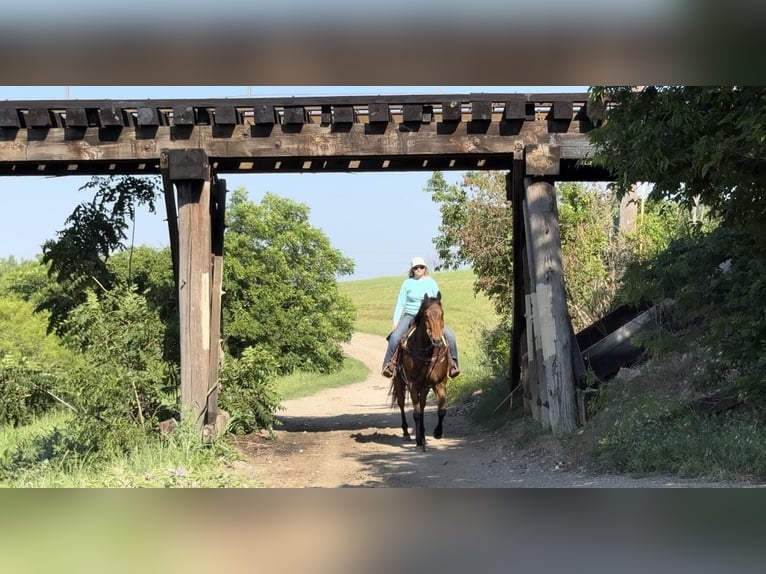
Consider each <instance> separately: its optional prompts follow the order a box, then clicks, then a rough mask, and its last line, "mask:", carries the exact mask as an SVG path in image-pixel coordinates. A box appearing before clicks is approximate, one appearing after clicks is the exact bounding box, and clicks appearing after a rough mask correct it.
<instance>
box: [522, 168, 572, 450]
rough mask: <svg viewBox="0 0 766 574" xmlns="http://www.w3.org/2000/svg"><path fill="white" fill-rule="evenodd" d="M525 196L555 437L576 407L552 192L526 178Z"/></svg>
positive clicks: (566, 430) (565, 427) (569, 428)
mask: <svg viewBox="0 0 766 574" xmlns="http://www.w3.org/2000/svg"><path fill="white" fill-rule="evenodd" d="M526 197H527V200H528V207H529V220H528V222H527V223H528V224H529V231H530V233H529V236H530V238H531V240H532V245H531V246H530V247H531V250H530V251H531V252H532V253H533V254H534V267H533V277H534V283H535V293H536V297H535V299H536V301H537V307H536V310H535V329H536V330H537V329H539V331H540V338H541V344H542V355H543V356H542V360H543V369H544V371H545V382H546V389H545V392H546V395H545V397H546V401H545V402H546V403H547V405H548V416H549V420H550V427H551V430H552V431H553V432H554V434H559V435H560V434H566V433H570V432H572V431H573V430H574V429H575V428H576V425H577V423H576V412H577V409H576V404H575V381H574V373H573V370H572V360H571V334H570V325H569V314H568V312H567V302H566V292H565V290H564V273H563V266H562V259H561V236H560V232H559V224H558V214H557V210H556V192H555V189H554V188H553V186H552V185H551V184H550V183H548V182H547V181H539V180H538V181H534V180H529V181H528V184H527V185H526Z"/></svg>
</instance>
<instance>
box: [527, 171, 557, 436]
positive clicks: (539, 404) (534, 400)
mask: <svg viewBox="0 0 766 574" xmlns="http://www.w3.org/2000/svg"><path fill="white" fill-rule="evenodd" d="M524 182H525V183H524V188H525V190H526V187H527V185H528V178H525V180H524ZM525 195H526V194H525ZM521 207H522V211H521V212H522V219H523V222H522V225H523V227H524V250H523V251H522V260H521V263H522V269H523V279H524V313H525V317H526V334H527V355H528V361H529V362H528V364H529V375H528V382H527V384H528V390H527V392H526V393H525V396H526V398H527V400H528V402H529V412H530V414H531V415H532V418H533V420H536V421H538V422H539V423H540V424H541V425H542V426H543V427H544V428H548V429H549V428H550V418H549V417H548V410H547V408H544V407H543V402H544V401H543V397H544V396H545V395H546V378H545V364H544V362H543V351H542V349H543V345H542V338H541V331H540V328H539V325H538V324H537V321H538V318H537V293H536V291H535V289H536V287H537V284H536V282H535V279H534V270H535V268H536V261H535V257H536V255H537V254H536V253H535V251H534V249H533V245H534V241H533V238H532V230H531V228H530V225H529V201H528V200H527V198H526V197H524V198H523V199H522V202H521Z"/></svg>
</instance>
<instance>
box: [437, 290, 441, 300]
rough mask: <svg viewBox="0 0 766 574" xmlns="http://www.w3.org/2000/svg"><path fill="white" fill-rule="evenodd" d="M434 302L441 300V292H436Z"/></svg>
mask: <svg viewBox="0 0 766 574" xmlns="http://www.w3.org/2000/svg"><path fill="white" fill-rule="evenodd" d="M436 300H437V301H441V300H442V292H441V291H437V292H436Z"/></svg>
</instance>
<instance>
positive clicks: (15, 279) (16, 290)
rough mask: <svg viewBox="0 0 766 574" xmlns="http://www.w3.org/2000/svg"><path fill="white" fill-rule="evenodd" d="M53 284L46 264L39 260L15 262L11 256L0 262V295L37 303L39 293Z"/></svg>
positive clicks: (39, 299)
mask: <svg viewBox="0 0 766 574" xmlns="http://www.w3.org/2000/svg"><path fill="white" fill-rule="evenodd" d="M53 285H55V282H54V281H53V280H52V279H51V278H50V277H48V269H47V265H44V264H43V263H41V262H40V261H22V262H16V261H15V260H14V259H13V257H11V258H9V259H8V260H5V261H3V262H2V263H1V264H0V296H13V297H15V298H19V299H23V300H24V301H31V302H32V303H33V304H35V305H38V304H39V303H40V302H41V301H42V299H41V295H42V294H43V293H44V292H45V291H46V290H48V289H51V288H52V286H53Z"/></svg>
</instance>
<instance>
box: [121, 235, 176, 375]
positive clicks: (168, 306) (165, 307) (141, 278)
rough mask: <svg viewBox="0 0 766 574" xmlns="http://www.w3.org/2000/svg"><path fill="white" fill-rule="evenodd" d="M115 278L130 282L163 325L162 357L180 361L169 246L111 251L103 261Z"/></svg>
mask: <svg viewBox="0 0 766 574" xmlns="http://www.w3.org/2000/svg"><path fill="white" fill-rule="evenodd" d="M107 266H108V268H109V271H110V273H112V275H113V276H114V278H115V281H116V282H118V283H120V284H122V285H132V286H133V288H134V289H135V291H136V292H137V293H140V294H141V295H143V297H144V299H146V304H147V305H148V307H149V309H151V310H153V311H155V312H156V313H157V314H158V316H159V318H160V320H161V321H162V323H163V324H164V325H165V339H164V343H163V348H164V356H165V359H166V360H168V361H171V362H174V363H180V361H181V358H180V356H179V349H180V333H179V328H180V327H179V318H178V293H177V292H176V285H175V281H174V279H173V261H172V259H171V257H170V248H169V247H166V248H164V249H153V248H151V247H146V246H142V247H137V248H134V249H126V250H123V251H119V252H117V253H115V254H114V255H112V257H110V258H109V260H108V261H107Z"/></svg>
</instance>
